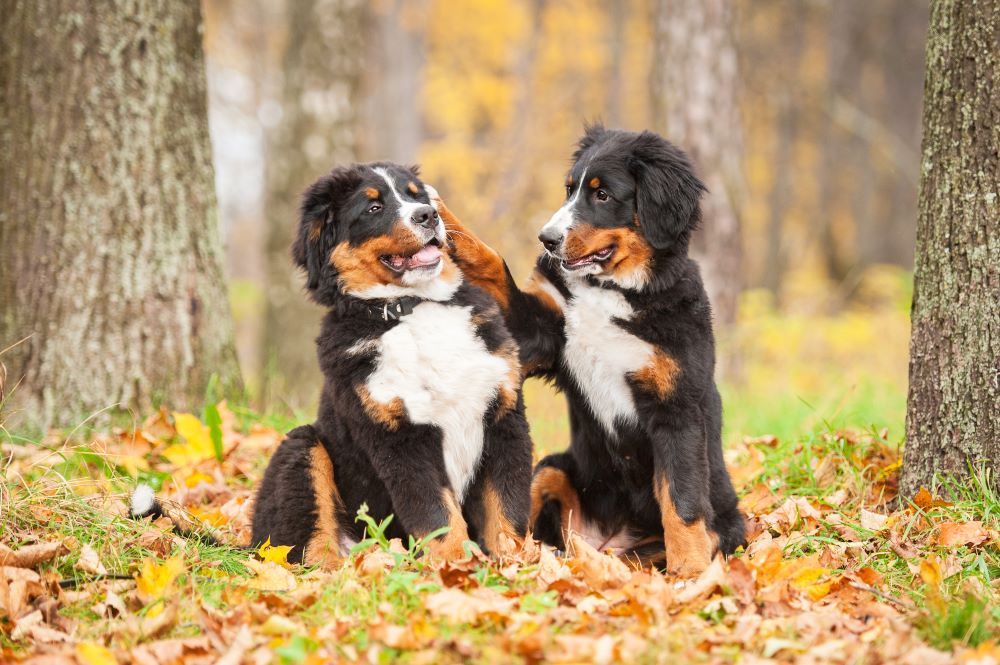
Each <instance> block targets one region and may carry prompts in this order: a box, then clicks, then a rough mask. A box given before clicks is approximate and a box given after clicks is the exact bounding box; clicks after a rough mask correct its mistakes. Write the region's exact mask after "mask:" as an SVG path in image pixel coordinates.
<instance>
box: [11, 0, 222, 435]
mask: <svg viewBox="0 0 1000 665" xmlns="http://www.w3.org/2000/svg"><path fill="white" fill-rule="evenodd" d="M201 28H202V23H201V7H200V4H199V3H198V2H197V1H196V0H189V1H186V2H170V3H157V2H146V1H142V0H137V1H135V2H128V3H91V2H86V1H85V0H65V1H63V2H54V1H42V0H17V1H13V2H10V1H9V2H5V3H4V10H3V12H0V42H2V43H3V44H4V55H3V58H2V59H0V86H2V90H3V98H4V102H3V104H2V106H0V154H2V155H3V158H2V160H0V271H2V272H0V348H2V347H4V346H6V345H7V344H9V343H10V342H13V341H16V340H18V339H20V338H23V337H27V339H26V340H25V341H24V342H23V343H22V344H19V345H17V346H16V347H15V348H14V349H12V350H10V351H8V352H7V354H6V355H5V356H4V358H3V361H4V363H5V364H6V365H7V368H8V372H9V376H8V381H9V384H8V385H10V384H13V383H15V382H16V381H18V380H20V383H19V385H17V386H16V388H15V393H14V404H15V408H18V409H19V410H20V412H19V414H18V415H19V416H20V417H19V418H18V420H19V422H20V423H21V424H23V425H25V426H42V427H44V426H47V425H72V424H74V423H77V422H79V420H78V419H79V418H80V417H83V416H87V415H88V414H92V413H94V412H96V411H98V410H101V409H105V408H106V407H114V409H130V410H134V412H135V414H136V415H138V414H140V413H142V412H143V411H146V410H148V409H149V408H150V407H152V406H153V405H154V404H155V403H158V402H163V403H166V404H169V405H171V406H174V407H179V408H193V407H195V406H198V405H201V404H202V403H203V402H204V400H205V397H206V389H207V387H208V386H209V384H210V382H211V380H212V377H217V380H218V382H219V383H218V384H217V385H218V386H219V388H221V390H222V391H223V392H228V391H230V390H236V389H240V387H241V381H240V374H239V367H238V365H237V361H236V354H235V352H234V348H233V331H232V322H231V317H230V314H229V305H228V299H227V293H226V286H225V281H224V278H223V274H222V247H221V240H220V235H219V229H218V220H217V216H216V200H215V190H214V178H213V170H212V155H211V149H210V146H209V138H208V119H207V114H206V96H205V63H204V57H203V53H202V29H201Z"/></svg>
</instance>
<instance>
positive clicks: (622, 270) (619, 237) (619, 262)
mask: <svg viewBox="0 0 1000 665" xmlns="http://www.w3.org/2000/svg"><path fill="white" fill-rule="evenodd" d="M637 219H638V218H637ZM615 244H616V245H617V246H618V250H617V251H616V252H615V255H614V256H613V257H612V258H611V261H612V263H611V265H610V266H608V272H609V273H610V274H612V275H615V276H618V277H627V276H629V275H632V274H634V273H635V272H636V271H642V272H643V273H645V276H646V278H648V274H649V269H650V262H651V261H652V259H653V248H652V247H650V246H649V243H648V242H646V239H645V238H644V237H643V236H642V234H641V233H638V232H636V231H633V230H632V229H628V228H621V229H615ZM605 246H606V245H605ZM598 249H600V248H598Z"/></svg>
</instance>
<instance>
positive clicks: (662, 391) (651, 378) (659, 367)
mask: <svg viewBox="0 0 1000 665" xmlns="http://www.w3.org/2000/svg"><path fill="white" fill-rule="evenodd" d="M680 373H681V368H680V365H678V364H677V361H676V360H674V358H673V357H671V356H670V355H669V354H668V353H667V352H665V351H663V350H662V349H656V351H654V352H653V357H652V358H651V359H650V361H649V364H648V365H646V366H645V367H643V368H641V369H637V370H635V371H634V372H631V374H630V376H631V377H632V380H633V381H635V382H636V383H638V384H639V385H640V386H642V387H643V388H644V389H645V390H647V391H649V392H650V393H652V394H654V395H656V397H657V398H658V399H660V400H665V399H667V398H668V397H670V395H671V394H672V393H673V391H674V386H675V385H676V383H677V377H678V376H679V375H680Z"/></svg>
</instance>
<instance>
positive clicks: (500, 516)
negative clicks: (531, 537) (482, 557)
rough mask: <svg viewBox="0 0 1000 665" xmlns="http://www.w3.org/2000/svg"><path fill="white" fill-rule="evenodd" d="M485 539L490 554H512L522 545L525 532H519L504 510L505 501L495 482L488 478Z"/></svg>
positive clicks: (485, 494) (485, 488) (484, 522)
mask: <svg viewBox="0 0 1000 665" xmlns="http://www.w3.org/2000/svg"><path fill="white" fill-rule="evenodd" d="M483 510H484V512H485V519H484V521H483V540H484V542H485V543H486V548H487V549H488V550H489V551H490V554H492V555H494V556H497V555H502V554H510V553H512V552H513V551H515V550H516V549H517V548H518V547H520V545H521V543H522V541H523V540H524V534H522V533H518V532H517V531H516V530H515V529H514V525H513V524H511V523H510V520H509V519H507V515H506V514H504V511H503V502H502V501H501V500H500V493H499V492H497V490H496V487H494V486H493V482H492V481H490V480H487V481H486V483H485V486H484V488H483Z"/></svg>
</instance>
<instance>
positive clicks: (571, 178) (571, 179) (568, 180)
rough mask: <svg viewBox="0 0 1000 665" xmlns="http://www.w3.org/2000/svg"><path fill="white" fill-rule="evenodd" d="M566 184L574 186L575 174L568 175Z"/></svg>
mask: <svg viewBox="0 0 1000 665" xmlns="http://www.w3.org/2000/svg"><path fill="white" fill-rule="evenodd" d="M566 186H567V187H572V186H573V176H568V177H567V178H566Z"/></svg>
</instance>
